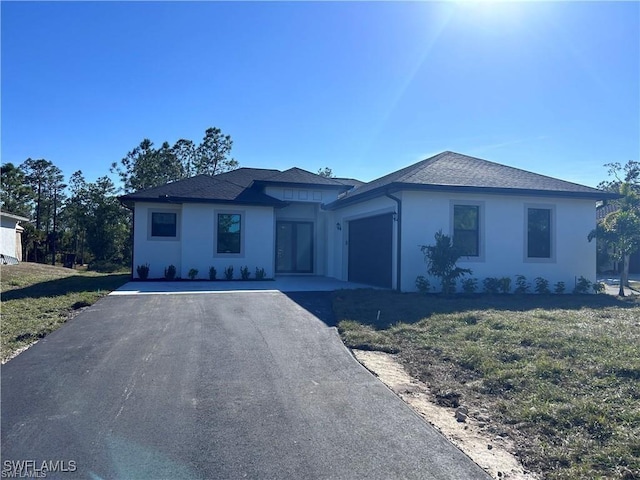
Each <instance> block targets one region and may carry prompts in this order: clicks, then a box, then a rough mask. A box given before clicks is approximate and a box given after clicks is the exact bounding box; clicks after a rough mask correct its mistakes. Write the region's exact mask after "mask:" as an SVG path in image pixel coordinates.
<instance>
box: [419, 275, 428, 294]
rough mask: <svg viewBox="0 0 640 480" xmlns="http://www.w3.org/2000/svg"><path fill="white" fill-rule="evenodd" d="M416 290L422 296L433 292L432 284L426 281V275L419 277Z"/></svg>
mask: <svg viewBox="0 0 640 480" xmlns="http://www.w3.org/2000/svg"><path fill="white" fill-rule="evenodd" d="M416 288H417V289H418V291H419V292H420V293H422V294H426V293H429V291H430V290H431V283H429V280H427V279H426V277H425V276H424V275H418V277H417V278H416Z"/></svg>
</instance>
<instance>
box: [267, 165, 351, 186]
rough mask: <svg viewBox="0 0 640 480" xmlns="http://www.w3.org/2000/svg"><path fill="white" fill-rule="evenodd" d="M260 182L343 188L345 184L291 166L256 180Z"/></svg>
mask: <svg viewBox="0 0 640 480" xmlns="http://www.w3.org/2000/svg"><path fill="white" fill-rule="evenodd" d="M258 181H259V182H260V183H264V184H273V185H285V184H291V185H292V186H303V185H304V186H313V187H336V188H339V189H345V187H346V186H348V185H347V184H345V183H344V182H341V181H338V180H336V179H333V178H329V177H323V176H321V175H317V174H315V173H311V172H308V171H307V170H303V169H302V168H298V167H293V168H290V169H288V170H285V171H283V172H278V173H276V174H274V175H272V176H270V177H267V178H264V179H260V180H258Z"/></svg>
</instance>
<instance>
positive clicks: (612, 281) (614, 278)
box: [597, 274, 640, 296]
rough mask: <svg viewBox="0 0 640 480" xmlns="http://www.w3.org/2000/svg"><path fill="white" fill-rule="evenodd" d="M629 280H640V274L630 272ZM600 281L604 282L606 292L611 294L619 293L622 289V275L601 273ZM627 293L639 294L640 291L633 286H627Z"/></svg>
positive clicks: (625, 289) (625, 290)
mask: <svg viewBox="0 0 640 480" xmlns="http://www.w3.org/2000/svg"><path fill="white" fill-rule="evenodd" d="M629 280H635V281H640V275H637V274H630V275H629ZM597 281H598V282H602V283H604V293H607V294H609V295H615V296H617V295H618V292H619V290H620V276H619V275H599V276H598V279H597ZM624 293H625V295H638V294H640V292H639V291H637V290H634V289H632V288H628V287H625V288H624Z"/></svg>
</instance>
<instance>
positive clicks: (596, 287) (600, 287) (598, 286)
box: [591, 282, 604, 293]
mask: <svg viewBox="0 0 640 480" xmlns="http://www.w3.org/2000/svg"><path fill="white" fill-rule="evenodd" d="M591 287H592V288H593V292H594V293H602V292H604V283H602V282H595V283H594V284H593V285H591Z"/></svg>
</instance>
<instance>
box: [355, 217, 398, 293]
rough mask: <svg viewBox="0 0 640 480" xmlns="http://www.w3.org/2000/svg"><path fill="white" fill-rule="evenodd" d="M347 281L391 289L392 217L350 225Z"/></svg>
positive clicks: (377, 218)
mask: <svg viewBox="0 0 640 480" xmlns="http://www.w3.org/2000/svg"><path fill="white" fill-rule="evenodd" d="M348 246H349V249H348V255H349V263H348V268H349V281H350V282H358V283H365V284H367V285H374V286H376V287H384V288H391V287H392V259H393V214H392V213H389V214H385V215H376V216H374V217H366V218H361V219H358V220H352V221H350V222H349V245H348Z"/></svg>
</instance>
